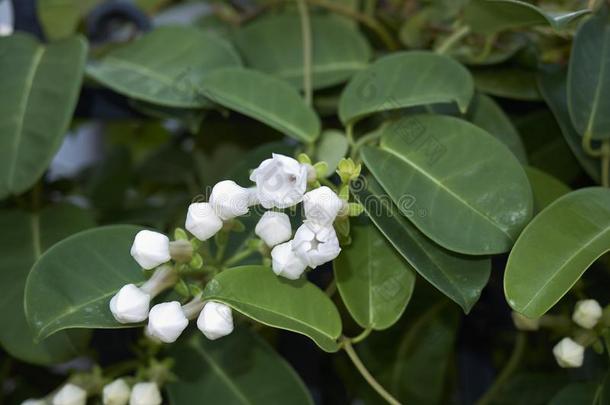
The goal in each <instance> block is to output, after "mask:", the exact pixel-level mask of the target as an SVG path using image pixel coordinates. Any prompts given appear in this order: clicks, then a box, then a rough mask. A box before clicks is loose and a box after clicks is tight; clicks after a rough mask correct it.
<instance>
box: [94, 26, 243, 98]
mask: <svg viewBox="0 0 610 405" xmlns="http://www.w3.org/2000/svg"><path fill="white" fill-rule="evenodd" d="M240 65H241V61H240V59H239V55H238V54H237V52H236V51H235V50H234V49H233V47H232V46H231V44H230V43H228V42H227V41H225V40H224V39H222V38H220V37H217V36H215V35H212V34H207V33H205V32H203V31H201V30H199V29H197V28H194V27H179V26H173V27H172V26H170V27H161V28H157V29H155V30H153V31H152V32H150V33H148V34H146V35H144V36H143V37H141V38H140V39H137V40H136V41H134V42H132V43H129V44H127V45H125V46H123V47H120V48H118V49H115V50H112V51H110V52H108V53H107V54H106V55H105V56H104V57H103V58H102V59H100V60H99V61H95V62H92V63H90V64H89V65H88V66H87V74H88V75H89V76H91V77H92V78H94V79H95V80H97V81H98V82H100V83H101V84H103V85H105V86H108V87H110V88H111V89H113V90H114V91H116V92H118V93H121V94H124V95H126V96H128V97H133V98H135V99H138V100H143V101H147V102H150V103H153V104H159V105H164V106H168V107H182V108H197V107H206V106H209V105H210V102H209V100H208V99H206V98H205V97H204V96H203V95H202V94H201V93H200V92H199V91H198V88H199V86H200V85H201V81H202V80H203V79H204V78H205V77H206V76H207V75H208V74H210V73H211V72H213V71H215V70H217V69H219V68H223V67H229V66H240Z"/></svg>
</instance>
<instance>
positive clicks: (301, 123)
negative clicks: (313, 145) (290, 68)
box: [201, 68, 320, 142]
mask: <svg viewBox="0 0 610 405" xmlns="http://www.w3.org/2000/svg"><path fill="white" fill-rule="evenodd" d="M201 91H202V92H203V94H205V96H206V97H208V98H209V99H210V100H212V101H214V102H216V103H218V104H220V105H222V106H224V107H227V108H229V109H231V110H235V111H238V112H240V113H242V114H245V115H247V116H249V117H251V118H254V119H256V120H259V121H261V122H263V123H265V124H267V125H269V126H270V127H273V128H275V129H277V130H278V131H281V132H283V133H285V134H286V135H288V136H291V137H292V138H295V139H296V140H298V141H302V142H313V141H314V140H315V139H316V138H317V137H318V135H319V134H320V119H319V118H318V116H317V114H316V113H315V111H314V110H313V109H312V108H311V107H309V106H308V105H307V104H305V102H304V101H303V98H302V97H301V96H300V95H299V93H298V92H297V91H296V90H295V89H294V88H293V87H291V86H290V85H289V84H288V83H286V82H284V81H283V80H280V79H276V78H275V77H273V76H269V75H267V74H264V73H261V72H257V71H255V70H249V69H243V68H227V69H221V70H218V71H216V72H214V73H212V74H210V75H208V76H207V77H206V78H205V79H204V81H203V85H202V87H201Z"/></svg>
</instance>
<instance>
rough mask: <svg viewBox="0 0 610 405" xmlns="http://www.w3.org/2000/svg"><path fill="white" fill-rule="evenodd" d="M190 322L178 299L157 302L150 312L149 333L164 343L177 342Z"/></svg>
mask: <svg viewBox="0 0 610 405" xmlns="http://www.w3.org/2000/svg"><path fill="white" fill-rule="evenodd" d="M188 324H189V321H188V319H186V316H184V312H182V307H181V306H180V303H179V302H178V301H172V302H163V303H161V304H157V305H155V306H154V307H152V308H151V309H150V313H149V314H148V333H150V335H151V336H154V337H156V338H158V339H159V340H160V341H162V342H164V343H173V342H175V341H176V339H178V336H180V334H182V331H184V329H186V327H187V326H188Z"/></svg>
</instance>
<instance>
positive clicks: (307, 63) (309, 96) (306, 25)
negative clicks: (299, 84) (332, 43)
mask: <svg viewBox="0 0 610 405" xmlns="http://www.w3.org/2000/svg"><path fill="white" fill-rule="evenodd" d="M296 1H297V5H298V7H299V16H300V18H301V37H302V40H303V91H304V92H305V102H306V103H307V105H309V106H311V104H312V102H313V88H312V84H311V56H312V49H311V48H312V43H311V22H310V21H309V10H308V9H307V3H306V1H305V0H296Z"/></svg>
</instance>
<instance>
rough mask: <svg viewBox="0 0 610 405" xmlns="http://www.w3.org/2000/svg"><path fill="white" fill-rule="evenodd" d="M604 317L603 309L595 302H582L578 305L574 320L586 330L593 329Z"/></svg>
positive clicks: (575, 309) (573, 316)
mask: <svg viewBox="0 0 610 405" xmlns="http://www.w3.org/2000/svg"><path fill="white" fill-rule="evenodd" d="M601 317H602V307H601V306H600V305H599V303H598V302H597V301H595V300H582V301H578V302H577V303H576V306H575V308H574V313H573V314H572V320H573V321H574V322H575V323H576V324H577V325H578V326H581V327H583V328H585V329H592V328H593V327H594V326H595V325H597V322H599V320H600V319H601Z"/></svg>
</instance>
